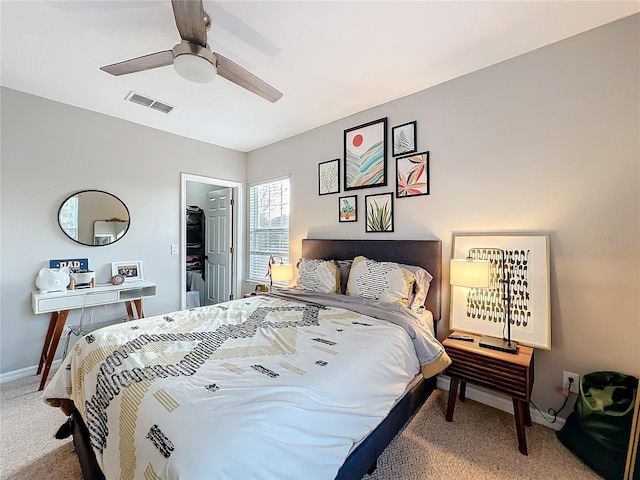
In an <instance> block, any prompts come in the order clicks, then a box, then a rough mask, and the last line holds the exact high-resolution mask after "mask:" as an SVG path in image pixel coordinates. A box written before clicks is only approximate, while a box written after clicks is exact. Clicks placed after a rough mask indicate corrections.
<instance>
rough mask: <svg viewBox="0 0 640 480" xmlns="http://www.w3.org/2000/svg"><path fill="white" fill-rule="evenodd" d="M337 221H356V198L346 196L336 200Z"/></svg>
mask: <svg viewBox="0 0 640 480" xmlns="http://www.w3.org/2000/svg"><path fill="white" fill-rule="evenodd" d="M338 221H339V222H340V223H346V222H357V221H358V196H357V195H348V196H346V197H339V198H338Z"/></svg>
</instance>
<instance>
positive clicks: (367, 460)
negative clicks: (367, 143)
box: [71, 239, 442, 480]
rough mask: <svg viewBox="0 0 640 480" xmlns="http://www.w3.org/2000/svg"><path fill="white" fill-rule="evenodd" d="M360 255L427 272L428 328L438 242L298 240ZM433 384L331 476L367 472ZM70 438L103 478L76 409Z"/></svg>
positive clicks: (434, 308) (398, 408) (86, 469)
mask: <svg viewBox="0 0 640 480" xmlns="http://www.w3.org/2000/svg"><path fill="white" fill-rule="evenodd" d="M358 255H363V256H365V257H367V258H370V259H372V260H377V261H379V262H388V261H393V262H398V263H404V264H408V265H418V266H420V267H422V268H424V269H425V270H427V271H428V272H429V273H430V274H431V275H433V280H432V281H431V286H430V287H429V293H428V295H427V299H426V300H425V307H426V308H427V309H429V310H430V311H431V312H432V313H433V320H434V329H435V328H436V326H437V322H438V320H440V315H441V298H440V297H441V292H440V289H441V284H440V282H441V278H442V272H441V269H442V242H441V241H440V240H321V239H304V240H302V256H303V257H305V258H324V259H335V260H347V259H353V258H354V257H356V256H358ZM435 388H436V377H431V378H427V379H424V378H423V379H422V380H420V381H419V382H418V383H417V384H416V385H415V386H414V387H413V388H412V389H411V390H410V391H409V392H408V393H407V394H406V395H405V396H404V397H403V398H402V399H401V400H400V401H399V402H398V403H397V404H396V405H395V406H394V407H393V409H392V410H391V412H389V415H388V416H387V418H385V419H384V420H383V421H382V422H381V423H380V425H378V427H377V428H376V429H375V430H374V431H373V432H371V434H370V435H369V436H368V437H367V438H366V439H365V440H363V441H362V442H361V443H360V445H358V447H357V448H356V449H355V450H354V451H353V452H351V454H350V455H349V456H348V457H347V459H346V460H345V462H344V464H343V465H342V467H341V468H340V470H339V471H338V475H337V476H336V480H355V479H359V478H362V477H364V475H365V474H367V473H372V472H373V470H375V468H376V461H377V458H378V457H379V456H380V454H381V453H382V452H383V451H384V449H385V448H387V446H388V445H389V443H391V441H392V440H393V438H394V437H395V436H396V434H397V433H398V432H400V430H402V428H403V427H404V425H405V424H406V423H407V422H408V420H409V419H410V418H411V417H412V415H413V414H414V413H415V412H416V411H417V410H418V409H419V408H420V406H422V404H423V403H424V401H425V400H426V399H427V398H428V397H429V395H430V394H431V392H433V390H434V389H435ZM71 421H72V424H73V443H74V445H75V448H76V453H77V455H78V460H79V462H80V467H81V469H82V475H83V477H84V478H85V480H104V478H105V477H104V474H103V473H102V471H101V469H100V467H99V465H98V462H97V460H96V457H95V455H94V453H93V450H92V448H91V445H90V443H89V431H88V430H87V427H86V426H85V424H84V421H83V419H82V416H81V415H80V413H79V412H78V410H76V409H74V411H73V414H72V415H71Z"/></svg>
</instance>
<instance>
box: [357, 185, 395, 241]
mask: <svg viewBox="0 0 640 480" xmlns="http://www.w3.org/2000/svg"><path fill="white" fill-rule="evenodd" d="M364 206H365V214H366V222H365V232H393V193H391V192H389V193H378V194H375V195H365V197H364Z"/></svg>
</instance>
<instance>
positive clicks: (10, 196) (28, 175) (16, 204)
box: [0, 88, 246, 373]
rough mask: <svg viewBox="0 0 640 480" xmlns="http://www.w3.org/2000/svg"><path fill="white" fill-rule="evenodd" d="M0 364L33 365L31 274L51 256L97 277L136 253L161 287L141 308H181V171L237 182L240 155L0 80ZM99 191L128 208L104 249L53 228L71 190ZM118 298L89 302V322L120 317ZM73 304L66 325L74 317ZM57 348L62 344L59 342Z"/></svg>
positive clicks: (41, 332)
mask: <svg viewBox="0 0 640 480" xmlns="http://www.w3.org/2000/svg"><path fill="white" fill-rule="evenodd" d="M1 94H2V107H1V108H2V110H1V113H2V150H1V161H2V165H1V174H2V178H1V180H2V197H1V199H2V227H1V231H2V243H1V249H2V250H1V252H2V265H1V273H2V276H1V295H2V297H1V300H2V303H1V309H0V314H1V317H0V329H1V335H0V337H1V343H0V346H1V348H0V372H1V373H6V372H12V371H14V370H18V369H21V368H25V367H31V366H33V365H37V363H38V356H39V354H40V351H41V349H42V343H43V342H44V336H45V334H46V331H47V326H48V324H49V316H48V315H34V314H33V311H32V309H31V291H32V290H34V289H35V283H34V280H35V278H36V274H37V273H38V271H39V270H40V268H42V267H48V266H49V263H48V262H49V260H50V259H54V258H57V259H61V258H89V266H90V268H92V269H94V270H95V271H96V281H97V282H98V283H103V282H106V281H107V280H108V279H109V277H110V276H111V269H110V262H113V261H123V260H124V261H126V260H141V261H142V263H143V270H144V276H145V278H146V279H148V280H151V281H153V282H156V283H157V284H158V287H157V293H158V295H157V296H156V297H153V298H149V299H145V301H144V310H145V314H146V315H153V314H159V313H163V312H168V311H172V310H177V309H179V307H180V295H181V291H182V285H180V256H179V255H170V252H171V250H170V245H171V244H172V243H173V244H177V243H179V241H180V173H181V172H186V173H190V174H194V175H203V176H209V177H215V178H224V179H227V180H232V181H238V182H244V180H245V176H246V154H244V153H241V152H236V151H233V150H229V149H226V148H221V147H217V146H214V145H209V144H206V143H202V142H198V141H195V140H191V139H187V138H184V137H179V136H176V135H171V134H168V133H165V132H161V131H159V130H154V129H151V128H147V127H143V126H140V125H137V124H135V123H130V122H125V121H122V120H119V119H116V118H113V117H109V116H106V115H101V114H97V113H94V112H89V111H87V110H82V109H79V108H75V107H71V106H68V105H63V104H61V103H57V102H52V101H49V100H45V99H42V98H39V97H35V96H32V95H27V94H24V93H20V92H17V91H15V90H10V89H6V88H2V90H1ZM84 189H98V190H105V191H108V192H110V193H113V194H114V195H116V196H117V197H119V198H120V199H121V200H122V201H124V203H125V204H126V205H127V206H128V207H129V212H130V214H131V228H130V229H129V232H128V233H127V234H126V236H125V237H124V238H123V239H122V240H120V241H118V242H117V243H115V244H114V245H110V246H106V247H84V246H81V245H78V244H76V243H74V242H72V241H71V240H69V239H68V238H67V237H66V236H65V235H64V234H63V233H62V231H61V230H60V228H59V227H58V222H57V212H58V207H59V206H60V204H61V203H62V201H63V200H64V199H65V198H67V196H69V195H70V194H71V193H73V192H75V191H78V190H84ZM125 315H126V312H125V309H124V307H123V306H122V305H117V306H105V307H99V308H96V309H95V315H94V323H102V322H109V321H114V320H119V319H122V318H123V317H124V316H125ZM78 319H79V310H75V311H72V312H71V313H70V314H69V319H68V320H67V324H68V325H74V324H77V322H78ZM58 352H61V348H59V350H58Z"/></svg>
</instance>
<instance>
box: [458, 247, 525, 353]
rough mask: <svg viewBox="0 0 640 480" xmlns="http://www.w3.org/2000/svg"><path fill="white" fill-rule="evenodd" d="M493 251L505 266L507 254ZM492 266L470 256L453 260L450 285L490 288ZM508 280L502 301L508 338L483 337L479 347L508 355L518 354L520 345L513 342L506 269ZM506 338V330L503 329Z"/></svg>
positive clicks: (501, 251) (503, 282)
mask: <svg viewBox="0 0 640 480" xmlns="http://www.w3.org/2000/svg"><path fill="white" fill-rule="evenodd" d="M491 250H495V251H499V252H500V253H501V257H502V263H501V266H504V265H505V252H504V250H501V249H498V248H492V249H491ZM489 268H490V264H489V262H487V261H480V260H473V259H472V258H471V257H470V256H469V257H467V258H466V259H464V260H461V259H451V262H450V272H449V283H451V285H453V286H458V287H466V288H488V287H489V286H490V284H491V278H490V272H489ZM505 271H506V276H507V278H506V279H505V280H502V284H503V286H502V301H503V302H504V301H506V303H507V308H506V312H507V314H506V323H507V338H495V337H490V336H487V335H483V336H482V338H481V339H480V343H479V345H480V346H481V347H484V348H491V349H493V350H500V351H502V352H507V353H516V352H517V351H518V344H517V343H516V342H512V341H511V292H510V291H509V278H510V273H509V269H508V268H507V269H505ZM503 336H504V329H503Z"/></svg>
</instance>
